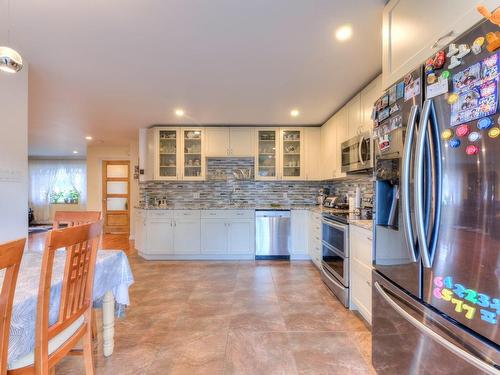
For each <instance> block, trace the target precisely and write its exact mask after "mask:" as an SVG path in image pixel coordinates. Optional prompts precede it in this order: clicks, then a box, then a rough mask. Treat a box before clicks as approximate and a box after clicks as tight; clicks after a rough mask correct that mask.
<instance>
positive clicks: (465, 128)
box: [455, 125, 470, 137]
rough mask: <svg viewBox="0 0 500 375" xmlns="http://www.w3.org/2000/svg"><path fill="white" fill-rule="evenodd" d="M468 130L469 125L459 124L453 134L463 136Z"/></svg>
mask: <svg viewBox="0 0 500 375" xmlns="http://www.w3.org/2000/svg"><path fill="white" fill-rule="evenodd" d="M469 132H470V129H469V126H468V125H460V126H459V127H458V128H457V129H456V130H455V134H456V135H458V136H459V137H465V136H466V135H468V134H469Z"/></svg>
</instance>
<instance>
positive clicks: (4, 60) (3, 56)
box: [0, 0, 23, 73]
mask: <svg viewBox="0 0 500 375" xmlns="http://www.w3.org/2000/svg"><path fill="white" fill-rule="evenodd" d="M9 42H10V0H7V43H9ZM22 68H23V58H22V57H21V55H20V54H19V53H18V52H17V51H16V50H14V49H12V48H10V47H5V46H0V70H1V71H2V72H6V73H17V72H18V71H20V70H21V69H22Z"/></svg>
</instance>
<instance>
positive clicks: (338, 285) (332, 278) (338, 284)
mask: <svg viewBox="0 0 500 375" xmlns="http://www.w3.org/2000/svg"><path fill="white" fill-rule="evenodd" d="M326 267H328V265H327V266H326ZM328 268H329V267H328ZM328 272H329V271H328V270H327V271H325V270H323V275H325V276H326V277H328V280H330V282H332V283H333V284H335V285H336V286H337V287H338V288H345V286H344V285H342V284H341V283H339V282H338V281H337V280H335V277H330V275H329V274H328Z"/></svg>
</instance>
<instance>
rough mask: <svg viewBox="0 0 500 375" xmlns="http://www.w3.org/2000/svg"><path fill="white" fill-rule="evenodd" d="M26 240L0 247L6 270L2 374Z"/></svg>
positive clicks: (0, 306)
mask: <svg viewBox="0 0 500 375" xmlns="http://www.w3.org/2000/svg"><path fill="white" fill-rule="evenodd" d="M25 242H26V240H25V239H22V240H17V241H13V242H8V243H5V244H3V245H0V269H2V270H5V274H4V279H3V284H2V291H1V293H0V319H1V320H0V335H1V336H0V374H1V375H5V374H7V360H8V356H9V332H10V318H11V315H12V303H13V301H14V293H15V290H16V282H17V275H18V273H19V267H20V265H21V259H22V257H23V251H24V244H25Z"/></svg>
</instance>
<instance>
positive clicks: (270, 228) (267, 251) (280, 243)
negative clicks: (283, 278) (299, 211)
mask: <svg viewBox="0 0 500 375" xmlns="http://www.w3.org/2000/svg"><path fill="white" fill-rule="evenodd" d="M255 237H256V238H255V246H256V249H255V259H290V242H291V235H290V210H272V211H264V210H257V211H256V212H255Z"/></svg>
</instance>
